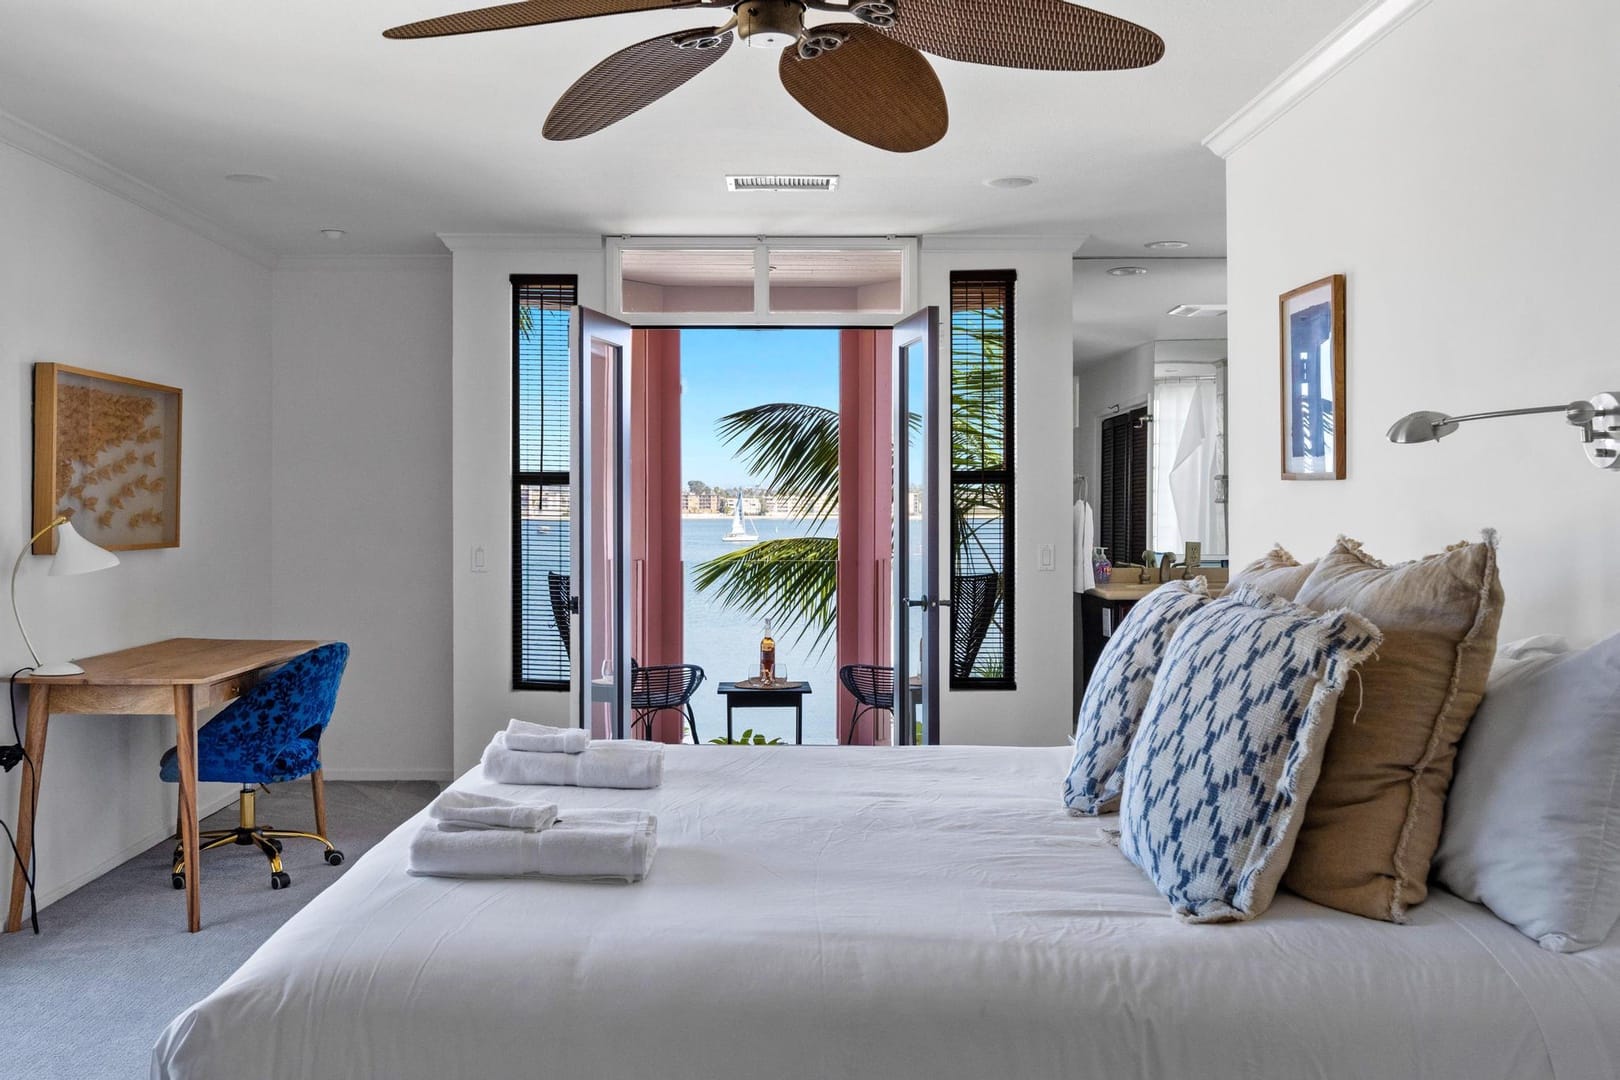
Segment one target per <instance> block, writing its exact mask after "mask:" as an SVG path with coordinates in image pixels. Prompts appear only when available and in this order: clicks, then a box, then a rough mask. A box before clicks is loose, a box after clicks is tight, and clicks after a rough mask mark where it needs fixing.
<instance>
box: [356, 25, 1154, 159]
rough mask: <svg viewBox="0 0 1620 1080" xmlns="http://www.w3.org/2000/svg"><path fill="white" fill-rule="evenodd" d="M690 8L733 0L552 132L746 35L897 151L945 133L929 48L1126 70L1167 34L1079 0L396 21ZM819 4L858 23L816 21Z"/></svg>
mask: <svg viewBox="0 0 1620 1080" xmlns="http://www.w3.org/2000/svg"><path fill="white" fill-rule="evenodd" d="M687 8H692V9H695V10H716V9H721V8H729V9H730V11H731V16H730V18H728V19H726V20H725V21H724V22H723V23H721V24H720V25H718V26H711V27H704V28H699V29H693V30H681V31H678V32H676V33H673V34H664V35H661V36H659V37H655V38H649V39H648V40H646V41H643V42H640V43H638V44H635V45H631V46H630V47H629V48H626V49H621V50H619V51H618V52H616V53H614V54H613V55H612V56H609V57H608V58H607V59H606V60H603V61H602V62H601V63H599V64H597V65H596V66H595V67H593V68H591V70H589V71H587V72H586V73H585V74H584V75H582V76H580V78H579V80H578V81H577V82H575V83H574V85H573V86H570V87H569V88H568V90H567V91H566V92H564V94H563V96H562V97H561V98H559V99H558V101H557V104H556V105H554V106H553V107H552V109H551V114H550V115H549V116H547V117H546V123H545V128H544V129H543V133H544V135H545V137H546V138H548V139H553V140H559V141H560V140H567V139H578V138H581V137H582V136H585V135H590V134H593V133H595V132H598V131H601V130H602V129H603V128H605V127H607V126H608V125H609V124H613V123H616V122H618V121H620V120H623V119H624V118H625V117H627V116H629V115H631V114H632V113H635V112H637V111H639V110H641V109H644V108H646V107H647V106H648V105H651V104H652V103H653V102H655V101H657V100H658V99H659V98H661V97H663V96H664V95H665V94H668V93H670V92H671V91H673V90H675V89H677V88H679V87H680V86H682V85H684V84H685V83H686V82H687V81H688V80H690V79H691V78H693V77H694V76H696V75H697V74H698V73H699V72H701V71H703V70H704V69H706V68H708V67H709V66H710V65H711V64H713V63H714V62H715V61H716V60H718V59H720V57H721V56H722V55H723V54H724V53H725V52H726V50H727V49H729V48H730V47H731V43H732V41H733V39H734V38H735V39H740V40H742V41H744V42H746V43H747V44H749V45H750V46H753V47H755V48H779V49H781V50H782V55H781V60H780V61H779V62H778V65H777V67H778V74H779V75H780V77H781V80H782V85H783V86H784V87H786V88H787V92H788V93H789V94H791V95H792V96H793V98H794V99H795V100H796V101H798V103H799V104H800V105H803V106H804V107H805V108H806V109H808V110H810V112H811V113H812V114H814V115H815V116H816V117H817V118H818V119H820V120H822V121H823V122H824V123H827V124H829V125H831V126H832V127H834V128H837V129H838V130H839V131H841V132H843V133H844V134H845V135H848V136H850V137H852V138H855V139H859V140H860V141H861V142H864V143H867V144H869V145H871V146H876V147H878V148H880V149H883V150H892V151H895V152H897V153H909V152H911V151H914V150H921V149H923V148H925V147H929V146H932V145H934V143H936V142H938V141H939V140H940V139H941V138H942V137H944V135H945V128H946V125H947V122H948V113H947V110H946V105H945V92H944V91H943V90H942V89H941V88H940V85H939V78H938V76H936V75H935V74H934V69H933V67H932V66H931V65H930V64H929V63H928V59H927V58H926V57H925V56H923V53H925V52H927V53H932V54H933V55H935V56H942V57H945V58H946V59H949V60H961V61H965V62H967V63H971V64H990V65H994V66H997V67H1011V68H1029V69H1034V70H1040V71H1117V70H1121V69H1125V68H1137V67H1147V66H1148V65H1150V64H1154V63H1157V62H1158V61H1159V59H1160V58H1161V57H1162V56H1163V55H1164V40H1163V39H1162V38H1160V37H1159V35H1157V34H1155V33H1153V32H1152V31H1151V30H1147V29H1144V28H1143V27H1140V26H1138V25H1136V24H1135V23H1133V22H1128V21H1126V20H1125V19H1120V18H1116V17H1114V16H1112V15H1105V14H1103V13H1102V12H1100V11H1095V10H1093V9H1091V8H1086V7H1080V6H1079V5H1077V4H1071V3H1068V2H1066V0H847V2H843V3H839V2H834V0H741V2H740V3H739V2H735V0H732V2H726V0H720V2H714V0H521V2H519V3H513V4H501V5H499V6H497V7H487V8H479V9H477V10H475V11H463V12H458V13H457V14H454V15H445V16H441V17H439V18H436V19H424V20H422V21H421V22H414V23H408V24H406V25H404V26H396V27H394V28H393V29H392V30H386V31H384V32H383V36H384V37H387V38H427V37H444V36H448V35H451V34H472V33H478V32H480V31H484V30H509V29H513V28H515V27H520V26H538V25H541V24H544V23H557V22H568V21H570V20H573V19H591V18H595V17H597V16H599V15H627V14H631V13H634V12H639V11H665V10H669V11H675V10H685V9H687ZM812 10H813V11H827V12H836V13H838V14H840V15H844V16H848V17H850V18H852V19H853V20H854V21H852V22H832V23H822V24H818V25H815V26H807V25H805V14H806V12H807V11H812ZM919 50H920V51H919Z"/></svg>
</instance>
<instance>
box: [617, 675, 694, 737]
mask: <svg viewBox="0 0 1620 1080" xmlns="http://www.w3.org/2000/svg"><path fill="white" fill-rule="evenodd" d="M702 685H703V669H702V668H700V667H698V666H697V665H696V664H658V665H654V666H652V667H642V666H641V665H640V664H638V663H636V662H635V661H634V660H632V661H631V662H630V711H631V720H630V733H631V734H632V735H634V734H635V731H636V725H637V724H645V725H646V736H647V738H648V739H651V738H652V722H653V717H655V716H657V715H658V714H659V713H661V712H664V711H666V710H668V709H674V710H676V711H677V712H679V713H681V714H683V715H684V716H685V717H686V725H687V727H689V728H691V729H692V741H693V742H694V743H696V742H698V730H697V717H696V716H694V715H692V695H693V694H695V693H697V688H698V687H700V686H702Z"/></svg>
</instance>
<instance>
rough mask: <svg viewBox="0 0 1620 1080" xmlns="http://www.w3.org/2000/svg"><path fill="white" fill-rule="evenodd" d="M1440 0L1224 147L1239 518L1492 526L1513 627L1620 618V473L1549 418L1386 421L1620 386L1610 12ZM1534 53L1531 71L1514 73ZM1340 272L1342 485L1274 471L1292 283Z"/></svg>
mask: <svg viewBox="0 0 1620 1080" xmlns="http://www.w3.org/2000/svg"><path fill="white" fill-rule="evenodd" d="M1525 10H1526V9H1525V8H1524V6H1523V5H1522V3H1519V2H1517V0H1434V2H1433V3H1431V4H1429V5H1428V6H1427V7H1424V8H1422V9H1421V10H1419V11H1418V12H1417V13H1416V14H1415V15H1413V16H1412V17H1411V19H1410V20H1409V21H1407V22H1406V23H1404V24H1403V25H1401V26H1399V27H1398V28H1397V29H1396V30H1394V32H1393V33H1391V34H1390V35H1389V36H1388V37H1385V38H1384V39H1383V40H1382V41H1380V42H1378V43H1377V44H1376V45H1374V46H1373V47H1372V48H1371V49H1370V50H1369V51H1367V52H1365V53H1363V54H1362V55H1361V56H1360V57H1359V58H1358V59H1355V60H1354V61H1352V62H1351V64H1350V65H1349V66H1348V67H1347V68H1346V69H1344V70H1343V71H1340V72H1339V73H1338V74H1336V75H1335V76H1334V77H1332V78H1331V79H1329V80H1328V81H1326V82H1325V83H1324V84H1322V85H1321V86H1320V88H1319V89H1317V90H1316V91H1315V93H1314V94H1312V95H1311V96H1309V97H1308V98H1306V99H1305V100H1304V101H1303V102H1301V103H1300V104H1298V105H1297V106H1295V107H1294V108H1293V109H1292V110H1291V111H1289V112H1287V113H1285V114H1284V115H1283V116H1282V117H1281V118H1280V119H1278V120H1277V121H1276V122H1275V123H1274V124H1273V125H1272V126H1270V127H1268V128H1266V129H1264V130H1263V131H1261V132H1260V134H1258V135H1257V136H1256V137H1254V138H1253V139H1252V141H1250V142H1248V143H1247V144H1246V145H1243V146H1241V147H1240V148H1239V149H1237V150H1236V152H1235V153H1233V155H1232V156H1231V157H1230V159H1229V164H1228V183H1227V188H1228V222H1229V228H1230V233H1231V239H1230V261H1229V272H1230V299H1231V303H1232V313H1231V317H1230V322H1231V344H1232V349H1231V365H1230V369H1229V374H1230V418H1231V423H1230V431H1231V462H1232V482H1231V494H1232V536H1233V548H1234V555H1235V557H1236V558H1237V559H1239V560H1241V559H1242V558H1245V557H1247V556H1250V555H1254V554H1257V553H1259V552H1261V551H1263V550H1264V549H1265V548H1266V546H1267V545H1268V544H1270V543H1271V542H1272V541H1273V540H1277V541H1281V542H1282V543H1284V544H1286V545H1287V546H1288V547H1290V548H1291V549H1293V550H1294V551H1295V553H1296V554H1298V555H1300V556H1302V557H1305V556H1310V555H1314V554H1316V553H1318V552H1319V551H1321V550H1322V549H1324V548H1325V547H1327V545H1328V544H1330V543H1331V542H1332V540H1333V538H1334V535H1335V534H1336V533H1339V532H1344V533H1347V534H1350V535H1352V536H1356V537H1359V538H1361V539H1362V540H1364V541H1365V542H1366V544H1367V546H1368V548H1369V550H1371V551H1372V552H1373V553H1375V554H1378V555H1380V556H1381V557H1383V558H1385V559H1392V560H1398V559H1405V558H1411V557H1415V556H1418V555H1421V554H1423V553H1425V552H1431V551H1436V550H1438V549H1440V548H1441V547H1442V546H1444V545H1445V544H1448V543H1451V542H1454V541H1456V540H1459V539H1469V538H1473V537H1474V536H1477V534H1478V531H1479V530H1480V529H1481V528H1482V527H1484V526H1488V525H1494V526H1498V527H1499V528H1500V529H1501V533H1502V550H1501V565H1502V575H1503V583H1504V587H1505V589H1506V591H1507V608H1506V613H1505V618H1504V623H1503V634H1504V636H1505V637H1506V638H1512V637H1516V636H1523V635H1525V634H1530V633H1538V632H1561V633H1566V634H1570V635H1573V636H1574V637H1576V638H1578V639H1582V640H1589V639H1593V638H1596V637H1598V636H1600V635H1605V634H1608V633H1611V632H1613V631H1614V630H1615V629H1616V628H1617V626H1620V615H1617V612H1620V547H1617V545H1616V544H1615V543H1614V539H1613V538H1614V537H1615V536H1616V535H1617V533H1620V473H1613V472H1610V473H1602V472H1599V471H1598V470H1596V469H1594V468H1592V466H1590V465H1588V464H1587V463H1586V460H1585V457H1584V455H1583V454H1582V453H1581V449H1580V447H1579V445H1578V442H1577V436H1576V435H1575V434H1574V433H1573V431H1572V430H1571V429H1569V428H1568V427H1566V426H1564V424H1563V422H1562V420H1560V419H1558V418H1557V417H1530V418H1522V419H1513V420H1497V421H1490V422H1482V423H1480V424H1477V425H1466V426H1464V427H1463V428H1462V430H1460V431H1459V432H1457V434H1455V435H1453V436H1452V437H1450V438H1449V439H1447V440H1445V441H1444V442H1443V443H1439V444H1436V445H1424V446H1404V447H1403V446H1394V445H1391V444H1390V443H1388V442H1387V441H1385V439H1384V438H1383V433H1384V431H1385V429H1386V428H1387V427H1388V426H1389V424H1390V423H1392V422H1393V421H1394V420H1395V419H1396V418H1398V417H1400V416H1401V415H1403V414H1405V413H1407V412H1411V411H1413V410H1416V409H1440V410H1451V411H1453V412H1468V411H1475V410H1485V409H1499V408H1510V407H1514V406H1523V405H1542V404H1551V403H1554V402H1561V401H1565V400H1568V399H1571V398H1576V397H1585V396H1588V395H1590V394H1593V393H1596V392H1598V391H1600V390H1617V389H1620V361H1617V357H1616V352H1615V347H1614V343H1613V340H1612V337H1611V335H1610V334H1609V333H1608V331H1607V330H1605V329H1604V327H1605V326H1606V325H1607V323H1608V321H1609V318H1608V316H1609V315H1610V314H1611V313H1612V312H1613V310H1614V304H1615V298H1616V296H1617V295H1620V263H1617V262H1616V259H1615V253H1616V252H1617V251H1620V213H1617V212H1616V209H1615V177H1616V176H1620V124H1617V123H1616V121H1615V116H1614V103H1615V85H1614V69H1615V62H1616V59H1617V54H1616V45H1615V43H1616V42H1617V41H1620V7H1616V6H1615V5H1613V4H1606V3H1595V2H1592V0H1547V2H1545V3H1542V4H1538V5H1536V8H1535V13H1534V14H1535V17H1534V18H1525V17H1524V16H1525ZM1505 72H1519V73H1522V74H1523V77H1507V76H1505V75H1504V73H1505ZM1331 273H1344V274H1348V275H1349V327H1348V335H1349V340H1348V351H1349V357H1348V359H1349V368H1348V371H1349V403H1348V405H1349V477H1350V478H1349V479H1348V480H1346V481H1343V482H1339V483H1298V482H1296V483H1284V482H1283V481H1281V480H1279V479H1278V472H1279V466H1278V460H1277V458H1278V431H1277V426H1278V420H1277V402H1278V393H1279V390H1278V385H1277V367H1278V359H1277V314H1276V311H1277V308H1276V304H1277V296H1278V295H1279V294H1280V293H1282V292H1284V291H1286V290H1288V289H1291V288H1293V287H1295V286H1297V285H1301V284H1303V283H1305V282H1308V281H1312V280H1314V279H1316V278H1319V277H1322V276H1324V275H1327V274H1331Z"/></svg>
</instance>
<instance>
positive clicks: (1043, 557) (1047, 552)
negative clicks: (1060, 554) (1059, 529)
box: [1035, 544, 1057, 571]
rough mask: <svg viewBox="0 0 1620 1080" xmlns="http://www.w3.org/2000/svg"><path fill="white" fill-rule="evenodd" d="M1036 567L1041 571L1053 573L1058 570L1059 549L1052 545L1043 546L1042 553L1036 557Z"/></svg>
mask: <svg viewBox="0 0 1620 1080" xmlns="http://www.w3.org/2000/svg"><path fill="white" fill-rule="evenodd" d="M1035 561H1036V566H1037V567H1039V568H1040V569H1041V570H1045V571H1051V570H1056V569H1057V548H1055V547H1053V546H1052V545H1051V544H1042V545H1041V549H1040V553H1039V554H1038V555H1037V556H1036V560H1035Z"/></svg>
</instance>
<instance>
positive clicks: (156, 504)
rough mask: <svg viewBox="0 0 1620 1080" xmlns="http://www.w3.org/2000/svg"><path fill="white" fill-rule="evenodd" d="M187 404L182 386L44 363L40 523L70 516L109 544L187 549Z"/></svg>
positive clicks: (38, 429)
mask: <svg viewBox="0 0 1620 1080" xmlns="http://www.w3.org/2000/svg"><path fill="white" fill-rule="evenodd" d="M180 405H181V393H180V390H179V388H178V387H173V386H163V385H162V384H160V383H153V382H145V381H143V380H141V379H130V378H126V377H124V376H122V375H109V374H107V373H106V372H102V371H89V370H87V369H85V368H77V367H69V366H68V365H66V364H35V365H34V531H35V532H38V531H39V530H41V529H43V528H45V527H46V526H47V525H49V524H50V523H51V521H52V520H54V519H55V518H56V517H57V516H59V515H64V514H65V515H67V516H68V517H69V518H71V519H72V521H73V527H74V528H75V529H77V530H78V532H79V534H80V535H82V536H83V537H84V538H85V539H86V540H88V541H90V542H91V543H92V544H95V545H96V546H98V547H102V548H106V549H107V550H108V551H140V550H145V549H149V548H171V547H179V546H180ZM56 532H57V531H56V530H55V529H52V530H51V531H50V532H48V533H46V534H45V535H44V536H43V537H41V538H40V539H39V540H37V541H35V542H34V547H33V552H34V554H35V555H53V554H55V553H56Z"/></svg>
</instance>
